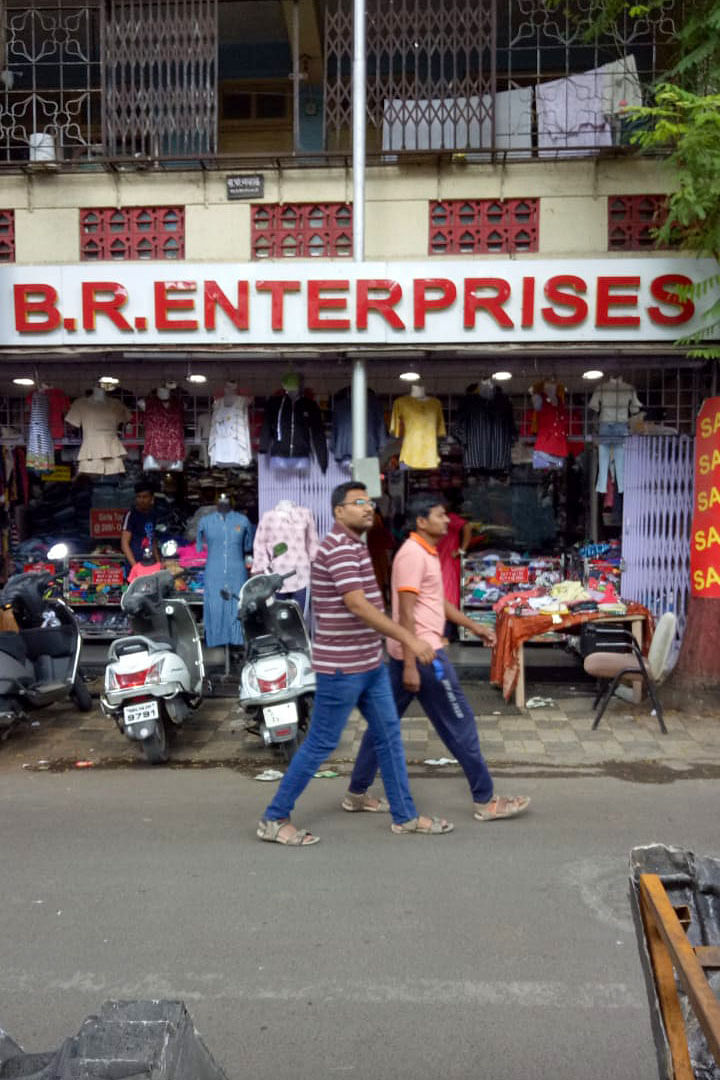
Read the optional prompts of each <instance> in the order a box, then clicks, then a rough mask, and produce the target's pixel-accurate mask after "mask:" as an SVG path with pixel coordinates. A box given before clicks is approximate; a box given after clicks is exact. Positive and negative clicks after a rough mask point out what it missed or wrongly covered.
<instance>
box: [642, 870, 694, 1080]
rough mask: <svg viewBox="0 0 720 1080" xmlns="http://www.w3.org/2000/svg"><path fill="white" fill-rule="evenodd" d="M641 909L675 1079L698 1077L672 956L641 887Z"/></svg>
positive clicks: (685, 1079) (688, 1079) (686, 1079)
mask: <svg viewBox="0 0 720 1080" xmlns="http://www.w3.org/2000/svg"><path fill="white" fill-rule="evenodd" d="M645 876H646V875H644V874H643V875H641V877H640V881H642V879H643V877H645ZM640 912H641V914H642V920H643V926H644V928H645V940H646V941H647V946H648V951H649V953H650V960H651V962H652V968H653V973H654V975H655V988H656V989H657V995H658V1001H659V1002H660V1011H661V1013H662V1017H663V1024H664V1025H665V1034H666V1035H667V1041H668V1045H669V1047H670V1056H671V1057H672V1067H673V1078H674V1080H695V1073H694V1072H693V1067H692V1064H691V1062H690V1051H689V1050H688V1044H687V1036H686V1034H685V1021H684V1020H683V1014H682V1006H681V1004H680V998H679V997H678V992H677V986H676V984H675V974H674V972H673V966H672V960H671V959H670V954H669V953H668V951H667V949H666V948H665V945H664V944H663V940H662V938H661V937H660V933H659V931H658V929H657V927H656V925H655V921H654V919H653V915H652V911H651V910H650V907H649V905H648V902H647V900H646V898H645V896H644V894H643V892H642V890H641V891H640Z"/></svg>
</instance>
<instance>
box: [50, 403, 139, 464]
mask: <svg viewBox="0 0 720 1080" xmlns="http://www.w3.org/2000/svg"><path fill="white" fill-rule="evenodd" d="M129 419H130V412H129V410H128V409H126V407H125V406H124V405H123V403H122V402H121V401H116V400H115V399H113V398H103V399H102V400H98V399H97V398H92V397H84V398H77V399H76V400H75V401H74V402H73V403H72V405H71V406H70V411H69V413H68V414H67V416H66V417H65V423H66V424H70V426H71V427H76V428H77V427H81V428H82V433H83V441H82V445H81V447H80V450H79V451H78V472H79V473H96V474H98V475H100V476H113V475H115V474H116V473H124V472H125V465H124V464H123V458H124V457H125V454H126V453H127V451H126V449H125V447H124V446H123V444H122V443H121V442H120V439H119V438H118V431H117V429H118V424H121V423H127V421H128V420H129Z"/></svg>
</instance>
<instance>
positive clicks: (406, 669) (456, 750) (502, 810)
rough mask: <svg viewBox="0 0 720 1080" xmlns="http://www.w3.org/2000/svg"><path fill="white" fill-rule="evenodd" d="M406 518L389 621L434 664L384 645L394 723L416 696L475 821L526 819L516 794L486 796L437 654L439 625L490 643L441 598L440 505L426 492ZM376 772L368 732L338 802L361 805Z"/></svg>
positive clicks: (479, 760) (462, 715)
mask: <svg viewBox="0 0 720 1080" xmlns="http://www.w3.org/2000/svg"><path fill="white" fill-rule="evenodd" d="M407 516H408V524H409V525H410V527H411V528H412V529H413V530H414V531H413V532H411V533H410V537H409V539H407V540H406V541H405V543H404V544H403V545H402V547H401V548H400V550H399V551H398V553H397V555H396V556H395V561H394V562H393V568H392V582H391V590H392V611H393V618H395V619H397V620H398V621H399V623H400V625H401V626H404V627H405V629H406V630H408V631H409V632H410V633H413V634H417V635H418V637H421V638H422V639H423V641H426V642H427V643H428V644H429V645H431V646H432V648H433V651H434V656H435V659H434V662H433V664H427V665H424V666H420V667H418V665H417V664H416V662H415V656H414V655H413V654H412V653H411V652H410V651H409V650H408V649H407V648H406V647H405V645H404V644H402V643H401V644H397V643H396V642H395V641H390V642H388V652H389V653H390V680H391V683H392V689H393V695H394V698H395V705H396V706H397V711H398V712H399V713H400V715H401V716H402V714H403V713H404V712H405V710H406V709H407V707H408V705H409V704H410V702H411V701H412V699H413V698H414V697H415V696H416V695H417V697H418V699H419V701H420V704H421V705H422V707H423V709H424V710H425V712H426V713H427V715H428V716H429V717H430V720H431V722H432V724H433V726H434V728H435V730H436V731H437V733H438V735H439V736H440V738H441V739H442V741H443V742H444V743H445V745H446V746H447V748H448V750H449V751H450V753H451V754H452V755H453V757H455V758H457V760H458V762H459V763H460V765H461V767H462V769H463V771H464V773H465V775H466V777H467V780H468V784H469V786H470V792H471V794H472V800H473V816H474V818H475V819H476V820H477V821H502V820H505V819H507V818H512V817H517V816H518V815H520V814H524V813H525V812H526V810H527V808H528V806H529V805H530V799H529V798H527V796H524V795H495V794H494V792H493V781H492V777H491V775H490V772H489V770H488V767H487V765H486V763H485V759H484V757H483V755H482V751H481V749H480V742H479V740H478V732H477V725H476V723H475V715H474V713H473V710H472V707H471V705H470V703H469V702H468V700H467V698H466V697H465V694H464V693H463V691H462V687H461V686H460V683H459V681H458V677H457V674H456V672H455V668H454V667H453V665H452V664H451V662H450V659H449V657H448V655H447V653H446V652H445V650H444V647H443V646H444V644H445V640H444V636H443V635H444V632H445V622H446V620H447V621H449V622H452V623H455V624H456V625H457V626H464V627H465V628H466V629H467V630H470V631H472V633H473V634H475V635H476V636H477V637H479V638H482V639H483V640H484V641H485V643H486V644H488V645H494V644H495V631H494V630H490V629H489V628H488V627H486V626H482V625H480V624H479V623H476V622H473V621H472V619H469V618H468V617H467V615H465V614H463V612H462V611H460V610H459V608H456V607H455V605H454V604H451V603H450V601H449V600H447V599H446V597H445V593H444V590H443V581H442V570H441V568H440V559H439V557H438V553H437V547H436V545H437V542H438V540H439V539H440V537H442V536H444V535H445V533H446V532H447V530H448V522H449V518H448V515H447V511H446V509H445V506H444V504H443V502H442V500H440V499H438V496H437V495H435V494H433V493H432V492H430V493H428V494H425V495H416V496H415V497H414V498H413V499H412V500H411V502H410V504H409V506H408V514H407ZM376 772H377V757H376V753H375V747H374V746H373V736H372V732H371V731H370V729H368V730H367V731H366V732H365V735H364V736H363V740H362V743H361V744H360V750H359V751H358V756H357V761H356V762H355V768H354V769H353V771H352V776H351V777H350V787H349V791H348V794H347V795H346V797H345V799H346V800H347V799H351V800H353V799H361V798H363V795H364V794H365V793H366V792H367V790H368V788H369V787H370V785H371V784H372V782H373V780H374V779H375V773H376ZM343 806H344V807H345V801H344V802H343Z"/></svg>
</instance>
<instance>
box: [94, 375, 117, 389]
mask: <svg viewBox="0 0 720 1080" xmlns="http://www.w3.org/2000/svg"><path fill="white" fill-rule="evenodd" d="M98 382H99V383H100V385H101V386H117V385H118V383H119V382H120V380H119V379H117V378H116V377H115V376H114V375H101V376H100V378H99V379H98Z"/></svg>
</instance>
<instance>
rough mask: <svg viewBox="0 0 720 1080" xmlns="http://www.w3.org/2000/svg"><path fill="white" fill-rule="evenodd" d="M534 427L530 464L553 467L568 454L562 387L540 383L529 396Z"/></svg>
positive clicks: (539, 466) (544, 467)
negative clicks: (534, 436) (533, 443)
mask: <svg viewBox="0 0 720 1080" xmlns="http://www.w3.org/2000/svg"><path fill="white" fill-rule="evenodd" d="M532 400H533V409H534V414H535V415H534V426H535V428H536V430H537V438H536V439H535V447H534V449H533V456H532V464H533V468H534V469H555V468H559V467H560V466H561V465H563V463H564V461H565V458H566V457H567V456H568V452H569V446H568V429H569V419H570V418H569V415H568V410H567V407H566V405H565V394H564V390H563V388H562V387H558V386H556V384H555V383H552V382H548V383H543V385H542V387H538V388H537V392H536V393H534V394H533V396H532Z"/></svg>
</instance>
